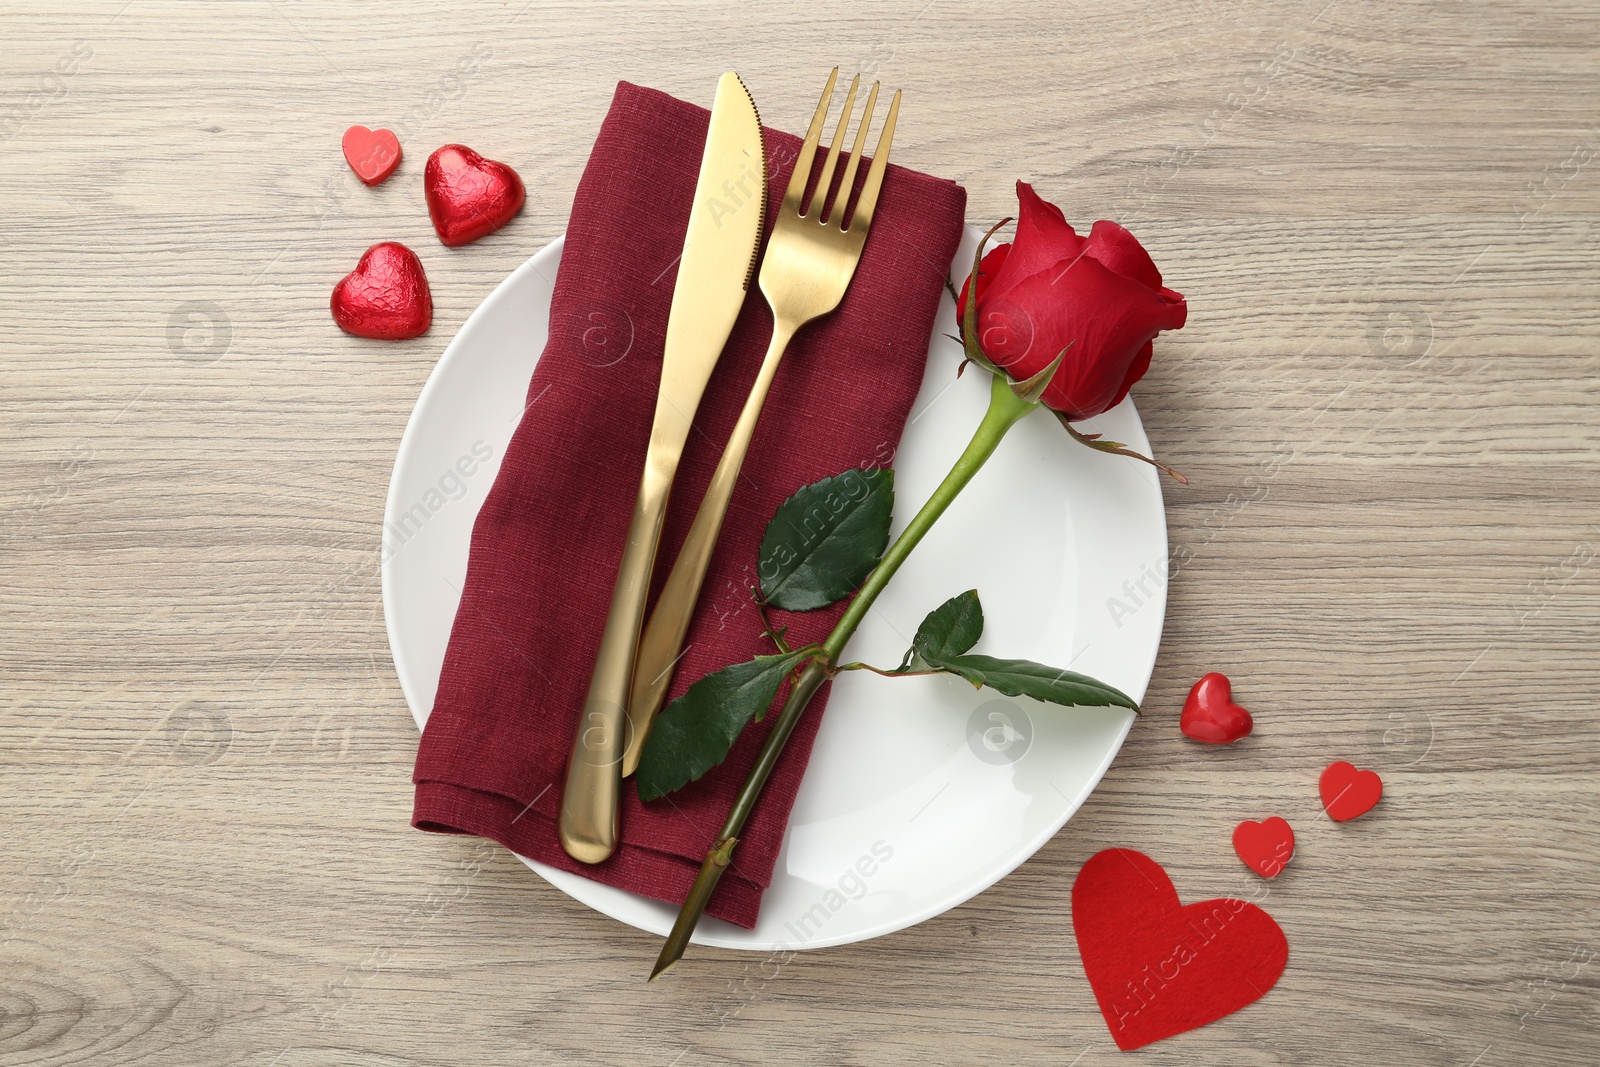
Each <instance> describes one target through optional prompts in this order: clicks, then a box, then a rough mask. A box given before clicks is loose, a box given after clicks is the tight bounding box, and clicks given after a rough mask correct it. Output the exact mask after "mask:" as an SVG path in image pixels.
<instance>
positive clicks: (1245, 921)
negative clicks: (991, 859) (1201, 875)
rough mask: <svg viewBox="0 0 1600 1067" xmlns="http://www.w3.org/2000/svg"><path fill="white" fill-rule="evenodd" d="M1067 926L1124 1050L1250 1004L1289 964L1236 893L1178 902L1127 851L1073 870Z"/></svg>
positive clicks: (1156, 871)
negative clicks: (1225, 897) (1231, 896)
mask: <svg viewBox="0 0 1600 1067" xmlns="http://www.w3.org/2000/svg"><path fill="white" fill-rule="evenodd" d="M1072 928H1073V931H1074V932H1075V933H1076V934H1077V935H1078V951H1079V952H1080V953H1081V954H1082V956H1083V969H1084V973H1086V974H1087V975H1088V976H1089V986H1090V988H1092V989H1093V990H1094V996H1095V1000H1096V1001H1098V1002H1099V1004H1100V1014H1102V1015H1104V1016H1105V1020H1106V1026H1107V1027H1109V1028H1110V1030H1111V1037H1112V1039H1113V1040H1115V1041H1116V1043H1117V1047H1118V1048H1121V1049H1122V1050H1123V1051H1124V1052H1126V1051H1129V1050H1131V1049H1136V1048H1139V1047H1140V1046H1142V1045H1148V1044H1150V1042H1152V1041H1160V1040H1161V1039H1162V1038H1167V1037H1171V1036H1172V1035H1173V1034H1181V1033H1183V1032H1184V1031H1185V1030H1193V1029H1194V1028H1195V1027H1198V1026H1204V1025H1206V1024H1207V1023H1210V1022H1215V1021H1216V1020H1218V1019H1220V1018H1222V1017H1223V1016H1225V1015H1230V1014H1232V1013H1233V1012H1236V1011H1238V1010H1239V1009H1240V1008H1242V1007H1244V1006H1245V1005H1247V1004H1251V1003H1253V1002H1255V1001H1256V1000H1258V999H1260V998H1261V997H1262V996H1264V995H1266V992H1267V990H1269V989H1271V988H1272V985H1273V983H1274V982H1276V981H1277V980H1278V976H1279V975H1281V974H1282V973H1283V968H1284V965H1285V964H1286V963H1288V962H1289V942H1288V940H1287V939H1286V938H1285V937H1284V936H1283V931H1282V930H1281V929H1280V928H1279V927H1278V924H1277V923H1276V922H1274V921H1273V920H1272V916H1270V915H1268V914H1267V913H1266V912H1264V911H1262V910H1261V909H1260V908H1258V907H1256V906H1255V905H1254V904H1251V903H1248V902H1246V901H1243V900H1202V901H1201V902H1200V903H1198V904H1190V905H1189V906H1188V907H1184V906H1183V905H1182V904H1181V903H1180V902H1179V900H1178V891H1177V890H1176V889H1175V888H1173V885H1172V879H1170V878H1168V877H1167V872H1166V871H1164V870H1162V869H1161V865H1160V864H1158V863H1157V862H1156V861H1155V860H1152V859H1151V858H1150V857H1149V856H1146V855H1145V854H1144V853H1142V852H1135V851H1134V850H1132V849H1128V848H1110V849H1106V850H1105V851H1104V852H1100V853H1097V854H1096V855H1094V856H1091V857H1090V858H1089V862H1088V863H1085V864H1084V865H1083V870H1081V871H1079V872H1078V879H1077V881H1075V882H1074V883H1073V884H1072Z"/></svg>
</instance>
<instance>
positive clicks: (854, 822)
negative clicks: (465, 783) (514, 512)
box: [383, 227, 1167, 951]
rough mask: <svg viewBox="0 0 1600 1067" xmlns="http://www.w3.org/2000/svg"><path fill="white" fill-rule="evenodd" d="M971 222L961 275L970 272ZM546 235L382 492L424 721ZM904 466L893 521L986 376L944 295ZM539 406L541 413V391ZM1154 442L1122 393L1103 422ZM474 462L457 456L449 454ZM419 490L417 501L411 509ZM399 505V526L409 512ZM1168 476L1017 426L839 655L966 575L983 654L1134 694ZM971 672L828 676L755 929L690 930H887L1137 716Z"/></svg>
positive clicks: (924, 911) (408, 656)
mask: <svg viewBox="0 0 1600 1067" xmlns="http://www.w3.org/2000/svg"><path fill="white" fill-rule="evenodd" d="M977 236H978V235H977V231H976V230H973V229H971V228H970V227H969V228H968V231H967V235H966V238H965V240H964V242H963V244H962V247H961V250H960V251H959V252H958V253H957V255H956V260H955V265H954V267H953V269H952V271H951V276H952V277H954V278H957V279H960V278H963V277H965V276H966V272H967V270H968V268H969V267H970V264H971V263H972V254H973V249H974V248H975V247H976V243H977ZM561 245H562V242H561V240H560V239H557V240H556V241H555V242H554V243H552V244H551V245H550V246H549V247H547V248H545V249H543V250H542V251H540V252H539V253H538V254H536V255H535V256H533V257H532V258H531V259H529V260H528V261H527V262H526V263H524V264H523V265H522V266H521V267H519V268H518V269H517V270H516V271H515V272H513V273H512V275H511V276H510V277H509V278H507V279H506V280H505V281H504V282H502V283H501V284H500V286H499V287H498V288H496V289H495V291H494V292H493V293H491V294H490V295H489V298H488V299H487V300H485V301H484V302H483V304H482V305H481V306H479V308H478V309H477V311H475V312H473V314H472V316H471V317H470V318H469V319H467V321H466V323H465V324H464V325H463V326H462V327H461V331H460V333H458V334H457V335H456V337H455V339H454V340H453V341H451V342H450V345H449V347H448V348H446V349H445V352H444V355H443V357H442V358H441V359H440V360H439V364H438V366H437V367H436V368H435V369H434V371H433V374H432V376H431V377H430V378H429V379H428V383H427V385H426V386H425V387H424V388H423V390H422V396H421V397H420V399H418V401H417V407H416V410H415V411H414V412H412V415H411V421H410V423H409V424H408V425H407V426H406V432H405V436H404V438H402V440H401V442H400V453H399V456H398V457H397V458H396V460H395V468H394V476H393V479H392V481H391V482H390V485H389V500H388V504H387V507H386V508H385V511H384V520H385V533H384V541H385V548H386V551H385V553H384V563H383V605H384V613H385V617H386V619H387V623H388V630H389V644H390V647H391V648H392V649H393V651H394V661H395V670H396V671H397V672H398V674H399V677H400V684H401V687H402V688H403V689H404V691H405V695H406V700H407V701H408V702H409V703H410V705H411V710H412V714H413V715H415V717H416V720H417V724H418V726H421V725H422V724H423V723H424V722H426V721H427V717H428V712H429V710H430V709H431V708H432V706H433V698H434V693H435V691H436V689H437V687H438V682H439V669H440V665H441V664H442V663H443V661H444V653H445V644H446V642H447V641H448V639H449V636H450V625H451V620H452V619H453V618H454V616H455V610H456V605H457V603H458V601H459V598H460V589H461V585H462V581H463V579H464V577H465V575H466V569H467V549H468V545H469V542H470V540H471V535H472V523H473V519H474V518H475V517H476V515H477V512H478V508H479V506H480V505H481V504H482V503H483V499H484V497H485V495H486V494H487V493H488V491H489V486H490V484H491V483H492V482H493V481H494V477H495V472H496V471H497V470H498V468H499V464H500V457H501V455H502V454H503V452H504V449H505V446H506V444H507V442H508V441H509V440H510V439H511V434H512V431H513V430H514V429H515V427H516V423H517V420H518V419H519V418H520V417H521V415H522V409H523V403H524V399H525V395H526V392H527V387H528V380H529V376H530V375H531V374H532V372H533V367H534V364H535V363H536V362H537V361H538V358H539V354H540V352H541V351H542V350H543V348H544V343H545V336H546V331H547V326H548V320H549V307H550V295H551V291H552V288H553V286H554V284H555V277H556V267H557V265H558V264H559V262H560V258H561ZM945 299H946V303H945V306H944V308H943V309H942V310H941V313H940V318H939V322H938V324H937V326H936V330H935V336H934V337H933V339H932V344H931V348H930V351H929V358H928V369H927V373H926V376H925V377H924V379H923V384H922V392H921V394H920V395H919V396H918V398H917V402H916V406H915V407H914V408H913V409H912V415H911V420H910V423H909V424H908V426H907V427H906V433H905V437H904V440H903V442H902V445H901V450H900V454H899V456H898V457H897V460H896V462H895V464H894V466H895V489H896V504H895V519H896V532H898V530H899V528H900V527H901V526H903V525H904V523H905V522H906V521H907V520H908V519H909V517H910V516H911V515H912V514H913V513H914V512H915V510H916V508H917V507H918V506H920V504H921V502H922V501H923V500H925V499H926V498H927V496H928V495H929V493H930V492H932V490H933V488H934V487H935V486H936V485H937V484H938V482H939V480H940V479H941V478H942V477H943V476H944V474H945V472H946V471H948V470H949V468H950V465H951V464H952V463H953V462H954V460H955V458H956V457H957V455H959V453H960V452H961V449H962V448H963V447H964V445H965V444H966V442H967V440H968V439H969V438H970V437H971V435H972V431H973V429H974V428H975V427H976V426H977V425H978V420H979V418H980V417H981V416H982V414H983V410H984V407H985V404H986V401H987V395H988V383H987V381H986V380H985V379H986V376H985V375H984V374H983V373H982V372H981V371H977V370H975V369H973V368H969V369H968V372H967V373H966V375H965V376H964V377H963V378H961V379H960V380H957V379H956V376H955V372H956V367H957V365H958V364H959V363H960V359H961V350H960V347H959V346H958V345H957V344H956V343H955V342H953V341H950V340H948V339H947V338H945V337H944V336H942V335H943V334H944V333H945V332H946V331H948V330H950V329H952V324H953V313H952V311H951V310H950V307H949V303H948V301H949V298H948V297H946V298H945ZM530 417H535V418H536V417H537V408H535V409H534V412H533V414H532V415H530ZM1092 428H1093V429H1095V430H1102V431H1104V432H1106V433H1107V434H1108V435H1110V436H1111V437H1114V438H1116V439H1117V440H1120V441H1124V442H1128V443H1130V444H1131V445H1132V446H1133V447H1135V448H1137V449H1140V450H1144V451H1146V454H1148V451H1147V450H1148V448H1149V442H1148V441H1147V439H1146V438H1145V435H1144V431H1143V429H1142V428H1141V426H1140V423H1139V416H1138V414H1137V413H1136V412H1135V411H1134V408H1133V404H1132V402H1131V401H1130V402H1125V403H1123V404H1122V405H1121V406H1120V407H1118V408H1116V409H1115V410H1114V411H1111V412H1108V413H1106V414H1105V415H1103V416H1101V417H1100V418H1099V419H1097V420H1095V422H1094V426H1093V427H1092ZM468 470H470V471H471V473H470V474H464V473H463V472H465V471H468ZM418 505H421V507H422V510H423V512H426V514H427V519H426V522H424V523H423V524H422V525H421V528H420V529H417V528H416V522H417V518H418V516H419V514H420V513H419V512H418V511H417V510H416V508H417V506H418ZM402 515H409V516H410V517H411V522H410V524H409V525H408V526H407V528H406V534H405V535H404V537H403V539H402V537H401V536H397V531H399V530H400V529H401V527H400V524H399V519H400V517H401V516H402ZM1166 558H1167V541H1166V521H1165V516H1164V514H1163V511H1162V500H1161V488H1160V483H1159V482H1158V480H1157V479H1156V476H1155V472H1154V471H1153V470H1152V469H1151V468H1150V467H1148V466H1146V465H1145V464H1142V463H1139V462H1136V461H1133V460H1128V459H1124V458H1119V457H1115V456H1106V455H1103V454H1099V453H1095V452H1092V451H1090V450H1089V449H1087V448H1084V447H1082V446H1081V445H1077V444H1075V443H1073V442H1072V441H1071V440H1070V439H1069V438H1068V437H1067V435H1066V433H1064V432H1063V431H1062V429H1061V427H1060V426H1059V425H1058V424H1057V423H1056V422H1055V420H1053V419H1051V418H1049V417H1048V416H1046V415H1044V414H1037V415H1034V416H1031V417H1029V418H1028V419H1026V420H1024V421H1023V422H1022V423H1021V424H1019V425H1018V426H1017V427H1016V428H1015V429H1013V430H1012V431H1011V433H1010V435H1009V436H1008V437H1007V438H1006V440H1005V442H1004V443H1003V444H1002V445H1001V447H1000V450H999V452H998V453H996V455H995V456H994V457H993V458H992V459H991V460H990V461H989V464H988V466H987V467H985V468H984V470H983V471H982V473H981V474H979V476H978V477H977V478H976V479H975V480H974V481H973V482H972V484H971V485H969V486H968V487H967V489H966V491H965V492H964V493H963V494H962V495H961V497H960V498H959V499H958V500H957V501H956V503H955V504H954V505H953V506H952V507H951V509H950V510H949V511H948V512H947V513H946V514H945V516H944V517H943V518H942V519H941V520H940V522H939V524H938V526H936V527H935V528H934V530H933V532H932V533H931V534H929V535H928V537H927V538H926V540H924V541H923V543H922V544H921V545H920V546H918V548H917V550H916V552H915V553H914V554H913V555H912V557H911V559H910V560H909V561H908V562H907V563H906V565H905V567H904V568H903V569H902V570H901V572H900V574H899V575H898V576H896V578H895V580H894V582H892V583H891V584H890V586H889V589H888V591H887V592H886V593H884V595H883V596H882V597H881V598H880V599H879V600H878V602H877V605H876V608H875V610H874V611H873V612H872V614H871V615H870V616H869V618H868V619H867V621H866V623H865V624H864V625H863V626H862V627H861V629H860V630H859V631H858V632H857V634H856V637H855V639H854V640H853V641H852V642H851V645H850V656H851V658H853V659H862V660H865V661H867V662H869V663H876V664H880V665H890V666H892V665H893V664H895V663H898V662H899V660H900V657H901V655H902V654H903V653H904V651H905V649H906V647H907V645H908V644H909V643H910V638H911V635H912V634H913V633H914V632H915V631H916V627H917V624H918V622H919V621H921V619H922V617H923V615H925V614H926V613H927V612H928V611H929V610H931V609H932V608H934V607H936V606H937V605H939V604H940V603H942V602H943V601H944V600H946V599H947V598H949V597H951V596H953V595H955V594H956V593H959V592H961V591H962V590H965V589H971V588H976V589H978V590H979V592H980V594H981V596H982V598H983V605H984V614H985V617H986V618H987V620H988V624H987V628H986V630H985V632H984V635H983V639H982V641H981V642H980V643H979V644H978V646H977V648H976V650H975V651H978V652H984V653H988V654H990V655H1000V656H1013V657H1023V658H1028V659H1035V660H1039V661H1041V662H1044V663H1049V664H1052V665H1056V666H1063V667H1070V668H1072V669H1073V670H1077V671H1081V672H1083V673H1085V674H1089V675H1092V676H1094V677H1097V678H1100V679H1102V680H1104V681H1106V682H1109V683H1110V684H1112V685H1115V686H1117V687H1118V688H1120V689H1122V690H1123V691H1124V692H1126V693H1128V694H1129V695H1131V696H1133V697H1134V698H1135V699H1142V698H1143V696H1144V691H1145V687H1146V685H1147V684H1148V683H1149V680H1150V672H1151V670H1152V668H1153V666H1154V664H1155V657H1156V648H1157V646H1158V644H1159V643H1160V639H1161V627H1162V623H1163V620H1164V617H1165V614H1166V590H1165V583H1164V579H1163V577H1162V575H1163V574H1164V572H1165V561H1166ZM1132 722H1133V715H1132V713H1130V712H1127V711H1115V710H1110V709H1096V710H1072V709H1063V708H1056V707H1052V706H1049V705H1045V704H1039V703H1036V702H1034V701H1031V700H1016V699H1010V698H1005V697H1001V696H1000V695H999V694H997V693H994V692H992V691H989V690H983V691H975V690H974V689H973V688H972V687H971V686H969V685H967V684H966V683H965V682H962V681H959V680H957V679H954V678H942V677H941V678H913V679H886V678H878V677H873V676H870V675H868V674H866V673H865V672H855V673H853V674H849V675H845V676H843V677H841V678H840V679H839V680H838V681H836V682H835V683H834V690H833V695H832V698H831V699H830V700H829V702H828V707H827V712H826V715H825V716H824V719H823V722H822V728H821V731H820V734H819V736H818V738H817V742H816V747H815V750H814V752H813V755H812V758H811V763H810V765H809V767H808V768H807V770H806V776H805V782H804V784H803V785H802V787H801V789H800V795H799V797H798V799H797V800H796V802H795V806H794V812H793V814H792V816H791V817H790V822H789V832H788V836H787V837H786V839H785V841H784V845H783V850H782V852H781V854H780V855H779V857H778V862H777V867H776V869H775V870H774V872H773V880H772V887H771V888H770V889H769V890H768V891H767V893H766V896H765V899H764V901H763V904H762V908H761V919H760V922H759V923H758V924H757V926H756V928H755V929H753V930H745V929H742V928H740V927H737V926H734V925H732V924H729V923H725V922H720V921H718V920H715V919H706V920H704V921H703V922H701V924H700V929H699V931H698V932H697V933H696V935H695V938H694V940H695V941H696V942H698V943H700V944H707V945H718V946H722V947H726V948H742V949H755V950H765V951H772V950H776V949H782V948H820V947H824V946H828V945H840V944H847V943H849V942H852V941H861V940H864V939H866V938H869V937H877V936H879V935H881V934H887V933H890V932H892V931H895V930H900V929H903V928H905V927H907V926H911V925H912V924H914V923H918V922H921V921H922V920H924V919H927V918H930V917H932V916H934V915H938V914H939V913H941V912H943V911H946V910H948V909H950V908H953V907H955V906H956V905H957V904H960V903H962V902H963V901H965V900H967V899H969V898H971V897H972V896H974V895H975V894H977V893H980V892H982V891H983V890H984V889H987V888H988V887H989V886H991V885H993V884H994V883H995V882H996V881H998V880H999V879H1001V878H1002V877H1004V876H1005V875H1006V874H1007V873H1009V872H1010V871H1012V870H1014V869H1015V868H1016V867H1017V866H1018V865H1019V864H1021V863H1022V862H1023V861H1024V860H1026V859H1027V858H1028V857H1029V856H1031V855H1033V853H1034V852H1036V851H1037V850H1038V849H1039V848H1040V846H1042V845H1043V844H1044V843H1045V842H1046V841H1048V840H1049V839H1050V838H1051V837H1052V836H1053V835H1054V834H1055V833H1056V832H1057V831H1058V830H1060V829H1061V827H1062V825H1063V824H1064V823H1065V822H1066V821H1067V819H1068V818H1070V817H1071V816H1072V813H1073V812H1075V811H1077V810H1078V807H1079V806H1080V805H1081V804H1082V803H1083V802H1084V800H1085V799H1086V798H1087V797H1088V795H1089V793H1090V792H1091V791H1092V790H1093V789H1094V787H1095V785H1096V784H1098V783H1099V781H1100V778H1101V776H1102V775H1104V774H1105V771H1106V768H1107V767H1108V766H1110V764H1111V760H1112V757H1114V756H1115V755H1116V753H1117V749H1118V748H1119V747H1121V745H1122V741H1123V739H1124V738H1125V737H1126V736H1127V734H1128V729H1129V727H1130V726H1131V725H1132ZM523 862H525V863H527V865H528V866H529V867H531V868H533V870H534V871H536V872H538V873H539V874H540V875H541V876H543V877H544V878H545V879H546V880H548V881H549V882H550V883H551V884H553V885H554V886H556V887H557V888H558V889H560V890H562V891H563V892H565V893H567V894H568V895H570V896H572V897H574V898H576V899H577V900H580V901H582V902H583V903H585V904H587V905H589V906H590V907H593V908H595V909H597V910H599V911H601V912H604V913H605V914H607V915H610V916H612V917H613V918H616V919H619V920H621V921H622V922H625V923H629V924H630V925H633V926H636V927H639V928H640V929H643V930H648V931H651V932H653V933H656V934H665V933H666V932H667V930H668V929H669V928H670V927H671V925H672V919H673V915H674V914H675V912H676V909H675V908H673V907H671V906H669V905H667V904H664V903H662V902H660V901H656V900H650V899H648V898H645V897H641V896H637V895H635V894H632V893H628V892H625V891H623V890H620V889H614V888H612V887H610V886H605V885H601V884H599V883H597V882H592V881H589V880H588V879H586V878H580V877H577V876H575V875H572V874H568V873H566V872H564V871H559V870H555V869H553V868H550V867H547V866H545V865H543V864H540V863H537V862H534V861H533V860H528V859H526V858H524V860H523Z"/></svg>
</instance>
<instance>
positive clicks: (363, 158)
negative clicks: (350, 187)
mask: <svg viewBox="0 0 1600 1067" xmlns="http://www.w3.org/2000/svg"><path fill="white" fill-rule="evenodd" d="M341 144H342V145H343V147H344V161H345V162H346V163H348V164H350V169H351V170H353V171H355V172H356V177H357V178H360V179H361V180H362V181H364V182H366V183H367V184H368V185H377V184H378V183H379V182H381V181H383V179H385V178H387V177H388V176H389V175H391V174H393V173H394V169H395V168H396V167H398V166H399V165H400V138H398V137H396V136H395V135H394V134H393V133H392V132H390V131H389V130H369V129H367V128H366V127H365V126H352V127H350V128H349V129H348V130H346V131H344V140H343V141H342V142H341Z"/></svg>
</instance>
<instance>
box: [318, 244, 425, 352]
mask: <svg viewBox="0 0 1600 1067" xmlns="http://www.w3.org/2000/svg"><path fill="white" fill-rule="evenodd" d="M329 307H330V308H332V310H333V321H334V322H337V323H338V324H339V329H341V330H343V331H344V332H345V333H353V334H355V335H356V336H357V337H372V338H376V339H377V340H379V341H404V340H406V339H407V338H411V337H420V336H421V335H422V334H425V333H427V332H428V327H429V326H431V325H432V324H433V293H432V292H430V291H429V289H428V276H427V275H426V274H424V273H422V261H421V260H419V259H418V258H417V255H416V253H415V252H413V251H411V249H409V248H407V247H406V246H405V245H403V244H400V243H399V242H397V241H384V242H382V243H381V244H375V245H373V246H372V247H371V248H369V249H367V251H366V253H365V254H364V255H363V256H362V257H361V262H359V263H357V264H356V269H355V270H353V271H351V272H350V273H349V274H346V275H345V276H344V277H343V278H341V279H340V281H339V284H338V285H335V286H334V287H333V298H332V299H331V300H330V301H329Z"/></svg>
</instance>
